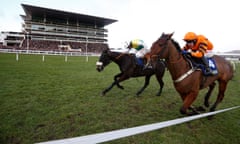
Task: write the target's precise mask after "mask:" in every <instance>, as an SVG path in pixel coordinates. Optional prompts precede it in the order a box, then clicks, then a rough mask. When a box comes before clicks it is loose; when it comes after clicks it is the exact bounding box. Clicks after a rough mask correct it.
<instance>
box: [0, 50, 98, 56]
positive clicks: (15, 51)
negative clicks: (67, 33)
mask: <svg viewBox="0 0 240 144" xmlns="http://www.w3.org/2000/svg"><path fill="white" fill-rule="evenodd" d="M0 53H18V54H39V55H68V56H99V55H100V54H99V53H93V52H87V53H86V52H63V51H39V50H14V49H0Z"/></svg>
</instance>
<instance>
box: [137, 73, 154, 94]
mask: <svg viewBox="0 0 240 144" xmlns="http://www.w3.org/2000/svg"><path fill="white" fill-rule="evenodd" d="M150 77H151V76H146V77H145V82H144V86H143V87H142V88H141V89H140V90H139V91H138V92H137V93H136V95H137V96H139V95H140V94H141V93H142V92H143V91H144V89H145V88H146V87H147V86H148V85H149V81H150Z"/></svg>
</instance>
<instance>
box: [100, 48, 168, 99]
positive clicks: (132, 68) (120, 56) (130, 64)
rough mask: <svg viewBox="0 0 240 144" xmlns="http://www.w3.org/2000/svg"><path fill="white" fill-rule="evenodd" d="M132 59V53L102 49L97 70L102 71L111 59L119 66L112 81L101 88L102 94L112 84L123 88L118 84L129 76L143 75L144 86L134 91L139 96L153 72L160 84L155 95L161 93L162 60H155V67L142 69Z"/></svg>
mask: <svg viewBox="0 0 240 144" xmlns="http://www.w3.org/2000/svg"><path fill="white" fill-rule="evenodd" d="M134 59H135V58H134V57H133V56H132V55H130V54H127V53H120V52H112V51H110V50H109V49H105V50H103V52H102V54H101V56H100V57H99V60H98V62H97V63H96V66H97V70H98V71H99V72H101V71H103V69H104V67H106V66H107V65H108V64H109V63H111V62H112V61H113V62H115V63H116V64H117V65H118V66H119V68H120V71H121V72H120V73H118V74H117V75H115V76H114V82H113V83H112V84H111V85H110V86H109V87H108V88H106V89H105V90H103V92H102V95H105V94H106V93H107V92H108V91H110V90H111V89H112V87H113V86H114V85H117V87H118V88H120V89H124V87H123V86H121V85H120V84H119V83H120V82H122V81H124V80H127V79H129V78H131V77H142V76H145V83H144V86H143V87H142V88H141V89H140V90H139V91H138V92H137V93H136V95H137V96H139V95H140V94H141V93H142V92H143V91H144V89H145V88H146V87H147V86H148V85H149V81H150V78H151V76H152V75H154V74H155V76H156V79H157V80H158V83H159V85H160V89H159V91H158V93H157V94H156V95H157V96H160V95H161V92H162V88H163V86H164V82H163V80H162V77H163V76H164V72H165V63H164V61H163V60H159V61H156V62H155V64H154V65H156V68H155V69H152V68H146V69H143V67H141V66H137V65H136V61H135V60H134Z"/></svg>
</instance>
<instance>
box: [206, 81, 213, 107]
mask: <svg viewBox="0 0 240 144" xmlns="http://www.w3.org/2000/svg"><path fill="white" fill-rule="evenodd" d="M215 85H216V83H215V82H213V83H212V84H210V85H209V90H208V92H207V93H206V95H205V97H204V105H205V106H206V107H209V97H210V96H211V94H212V91H213V89H214V88H215Z"/></svg>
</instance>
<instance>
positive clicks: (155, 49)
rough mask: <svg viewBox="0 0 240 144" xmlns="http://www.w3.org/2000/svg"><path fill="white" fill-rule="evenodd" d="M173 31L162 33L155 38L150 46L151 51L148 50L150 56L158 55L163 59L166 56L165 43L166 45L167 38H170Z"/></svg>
mask: <svg viewBox="0 0 240 144" xmlns="http://www.w3.org/2000/svg"><path fill="white" fill-rule="evenodd" d="M172 35H173V33H170V34H165V33H162V35H161V36H160V38H159V39H158V40H156V41H155V42H154V43H153V44H152V46H151V51H150V54H149V55H150V58H151V57H152V56H154V55H158V56H159V57H160V58H162V59H165V58H167V53H168V49H167V45H168V40H170V39H171V38H172Z"/></svg>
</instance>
